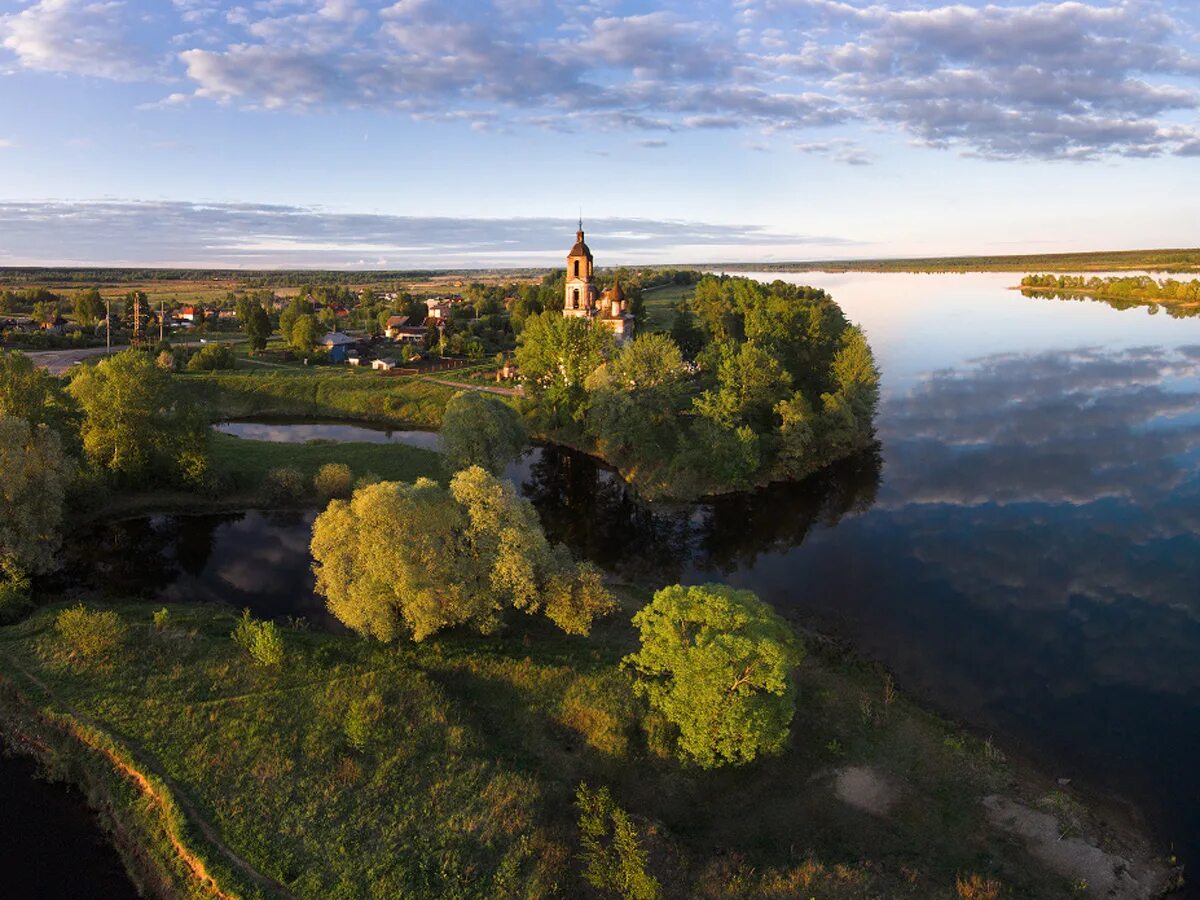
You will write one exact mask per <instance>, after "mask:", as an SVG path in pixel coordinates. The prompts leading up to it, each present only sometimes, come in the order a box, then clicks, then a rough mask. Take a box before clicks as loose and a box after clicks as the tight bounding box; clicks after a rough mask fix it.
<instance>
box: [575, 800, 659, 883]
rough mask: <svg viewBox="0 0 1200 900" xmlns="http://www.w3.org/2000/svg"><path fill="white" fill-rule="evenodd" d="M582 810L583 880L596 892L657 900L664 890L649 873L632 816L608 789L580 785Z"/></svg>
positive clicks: (580, 830)
mask: <svg viewBox="0 0 1200 900" xmlns="http://www.w3.org/2000/svg"><path fill="white" fill-rule="evenodd" d="M575 806H576V807H577V808H578V809H579V843H580V846H581V848H582V850H583V852H582V854H581V856H582V857H583V861H584V865H585V868H584V872H583V877H584V878H585V879H586V880H587V883H588V884H590V885H591V886H592V887H594V888H596V889H597V890H601V891H612V892H613V893H615V894H618V895H619V896H620V897H622V898H623V900H657V898H658V897H660V896H662V886H661V885H660V884H659V883H658V879H656V878H655V877H654V876H653V875H651V874H650V873H649V872H647V871H646V861H647V855H646V851H645V849H644V848H643V847H642V843H641V838H640V836H639V835H638V830H637V826H636V825H634V824H633V820H632V819H631V818H630V817H629V813H627V812H625V810H623V809H621V807H619V806H617V804H616V803H614V802H613V798H612V795H611V794H610V793H609V792H608V788H606V787H602V788H600V790H598V791H593V790H590V789H589V788H588V786H587V784H586V783H582V782H581V783H580V785H579V788H578V789H577V790H576V791H575Z"/></svg>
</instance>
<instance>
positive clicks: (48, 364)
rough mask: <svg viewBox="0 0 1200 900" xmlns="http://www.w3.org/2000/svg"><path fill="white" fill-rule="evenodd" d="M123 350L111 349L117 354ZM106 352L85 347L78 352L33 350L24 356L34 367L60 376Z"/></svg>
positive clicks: (122, 348) (119, 348) (118, 348)
mask: <svg viewBox="0 0 1200 900" xmlns="http://www.w3.org/2000/svg"><path fill="white" fill-rule="evenodd" d="M124 349H125V348H124V347H113V348H112V352H113V353H117V352H119V351H121V350H124ZM107 352H108V351H107V350H106V349H105V348H104V347H85V348H83V349H80V350H35V351H34V352H32V353H26V354H25V355H26V356H28V357H29V358H30V359H32V360H33V364H34V365H35V366H42V367H43V368H45V369H46V370H47V371H48V372H49V373H50V374H51V375H61V374H62V373H63V372H65V371H67V369H69V368H71V366H73V365H75V364H76V363H79V362H82V361H83V360H85V359H88V358H89V357H92V356H103V355H104V354H105V353H107Z"/></svg>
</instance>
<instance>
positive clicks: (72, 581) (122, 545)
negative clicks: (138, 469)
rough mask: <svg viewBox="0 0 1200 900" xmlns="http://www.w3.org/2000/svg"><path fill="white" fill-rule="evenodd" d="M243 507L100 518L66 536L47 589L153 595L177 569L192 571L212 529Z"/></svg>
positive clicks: (209, 548)
mask: <svg viewBox="0 0 1200 900" xmlns="http://www.w3.org/2000/svg"><path fill="white" fill-rule="evenodd" d="M244 515H245V514H244V513H229V514H224V515H205V516H174V515H161V516H149V517H143V518H138V519H125V520H122V521H119V522H106V523H103V524H101V525H99V526H97V527H96V528H95V530H94V531H92V532H91V533H90V534H88V535H86V537H84V536H80V537H78V538H77V539H73V540H68V541H67V543H66V550H65V553H64V566H63V570H62V572H60V573H59V574H58V575H56V576H55V577H54V579H53V580H52V581H50V582H48V584H47V586H48V587H50V588H51V589H62V588H77V589H84V590H99V591H101V592H103V593H104V594H106V595H108V596H110V597H146V596H154V595H156V594H158V593H159V592H160V591H162V590H163V589H164V588H167V587H169V586H170V585H171V584H173V583H174V582H175V581H176V580H177V579H178V578H179V576H180V574H181V573H187V574H190V575H198V574H199V573H200V572H202V571H203V570H204V567H205V566H206V565H207V564H208V561H209V559H210V558H211V556H212V552H213V545H214V540H215V537H214V536H215V534H216V531H217V529H218V528H219V527H220V526H221V525H223V524H226V523H229V522H237V521H240V520H241V519H242V518H243V517H244Z"/></svg>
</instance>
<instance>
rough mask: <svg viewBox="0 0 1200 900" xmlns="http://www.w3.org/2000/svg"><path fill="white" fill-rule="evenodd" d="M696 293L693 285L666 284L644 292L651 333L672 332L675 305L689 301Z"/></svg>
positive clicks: (647, 323) (647, 321)
mask: <svg viewBox="0 0 1200 900" xmlns="http://www.w3.org/2000/svg"><path fill="white" fill-rule="evenodd" d="M695 291H696V287H695V285H691V284H665V285H662V286H661V287H655V288H647V289H646V290H644V291H642V300H643V301H644V302H645V304H646V327H647V328H648V329H649V330H650V331H670V330H671V320H672V318H673V317H674V315H675V304H677V303H678V302H679V301H680V300H687V299H689V298H690V297H691V296H692V294H694V293H695Z"/></svg>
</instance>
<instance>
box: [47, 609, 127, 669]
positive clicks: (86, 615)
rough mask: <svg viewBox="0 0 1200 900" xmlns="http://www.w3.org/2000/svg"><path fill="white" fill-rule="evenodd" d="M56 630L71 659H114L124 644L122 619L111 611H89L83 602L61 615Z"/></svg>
mask: <svg viewBox="0 0 1200 900" xmlns="http://www.w3.org/2000/svg"><path fill="white" fill-rule="evenodd" d="M54 627H55V629H57V631H58V634H59V637H60V638H62V640H63V641H64V642H65V643H66V644H67V646H68V647H69V648H70V651H71V656H73V657H79V658H81V659H84V660H88V661H92V660H101V659H108V658H110V657H112V656H113V655H115V654H116V652H117V651H118V650H119V649H120V648H121V644H122V643H124V641H125V623H124V622H122V621H121V617H120V616H118V615H117V614H116V613H115V612H113V611H112V610H111V609H106V610H90V609H88V608H87V607H85V606H84V605H83V604H82V603H81V604H79V605H78V606H73V607H71V608H70V609H64V610H63V611H62V612H60V613H59V614H58V616H57V617H56V618H55V620H54Z"/></svg>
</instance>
